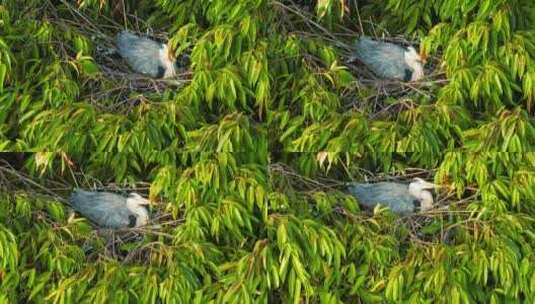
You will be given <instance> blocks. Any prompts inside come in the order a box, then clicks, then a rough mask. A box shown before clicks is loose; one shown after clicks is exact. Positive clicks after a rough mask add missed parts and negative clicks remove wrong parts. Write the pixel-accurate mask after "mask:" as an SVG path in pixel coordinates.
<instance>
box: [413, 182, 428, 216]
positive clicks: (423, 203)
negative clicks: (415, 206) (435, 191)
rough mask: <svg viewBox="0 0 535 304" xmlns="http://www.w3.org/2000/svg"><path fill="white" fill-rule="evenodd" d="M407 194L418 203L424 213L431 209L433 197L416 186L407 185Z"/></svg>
mask: <svg viewBox="0 0 535 304" xmlns="http://www.w3.org/2000/svg"><path fill="white" fill-rule="evenodd" d="M409 193H410V194H411V195H412V196H414V197H416V199H417V200H419V201H420V210H422V211H426V210H429V209H432V208H433V195H432V194H431V192H429V191H427V190H424V189H422V188H421V187H420V186H419V185H418V184H415V183H411V184H409Z"/></svg>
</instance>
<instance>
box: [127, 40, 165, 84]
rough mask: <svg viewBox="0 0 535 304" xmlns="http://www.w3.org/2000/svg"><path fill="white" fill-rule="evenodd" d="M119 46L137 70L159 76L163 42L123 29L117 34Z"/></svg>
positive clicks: (129, 62)
mask: <svg viewBox="0 0 535 304" xmlns="http://www.w3.org/2000/svg"><path fill="white" fill-rule="evenodd" d="M117 47H118V49H119V54H121V56H122V57H123V58H125V59H126V61H127V62H128V64H129V65H130V66H131V67H132V69H134V70H135V71H136V72H139V73H142V74H146V75H149V76H152V77H158V73H159V70H158V68H161V62H160V49H161V48H162V44H161V43H158V42H156V41H153V40H150V39H147V38H143V37H138V36H136V35H134V34H132V33H129V32H125V31H123V32H121V33H119V34H118V35H117Z"/></svg>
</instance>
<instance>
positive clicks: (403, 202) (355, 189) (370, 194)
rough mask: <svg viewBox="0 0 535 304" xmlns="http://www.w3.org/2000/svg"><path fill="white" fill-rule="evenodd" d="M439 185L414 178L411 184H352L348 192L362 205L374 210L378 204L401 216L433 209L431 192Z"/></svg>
mask: <svg viewBox="0 0 535 304" xmlns="http://www.w3.org/2000/svg"><path fill="white" fill-rule="evenodd" d="M438 187H439V186H438V185H435V184H433V183H429V182H426V181H425V180H423V179H421V178H414V179H413V180H412V181H411V183H410V184H403V183H394V182H379V183H373V184H367V183H351V184H349V187H348V190H349V192H350V193H351V195H353V196H354V197H355V198H356V199H357V200H358V202H359V203H360V204H362V205H363V206H364V207H366V208H369V209H373V208H375V206H377V205H378V204H381V205H383V206H385V207H388V208H390V210H392V212H394V213H396V214H399V215H409V214H413V213H415V212H417V211H428V210H430V209H432V208H433V195H432V194H431V191H429V190H432V189H434V188H438Z"/></svg>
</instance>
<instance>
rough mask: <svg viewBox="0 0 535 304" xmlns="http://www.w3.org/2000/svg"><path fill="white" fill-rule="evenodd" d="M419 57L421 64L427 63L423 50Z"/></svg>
mask: <svg viewBox="0 0 535 304" xmlns="http://www.w3.org/2000/svg"><path fill="white" fill-rule="evenodd" d="M420 58H421V60H422V64H426V63H427V54H424V53H423V52H420Z"/></svg>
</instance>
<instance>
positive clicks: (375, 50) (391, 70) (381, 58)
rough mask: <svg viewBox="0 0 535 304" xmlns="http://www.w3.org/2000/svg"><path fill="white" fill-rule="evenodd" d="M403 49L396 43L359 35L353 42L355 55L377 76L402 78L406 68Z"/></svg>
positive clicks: (407, 67)
mask: <svg viewBox="0 0 535 304" xmlns="http://www.w3.org/2000/svg"><path fill="white" fill-rule="evenodd" d="M405 51H406V50H405V49H404V48H403V47H400V46H398V45H395V44H392V43H387V42H381V41H374V40H371V39H369V38H367V37H361V39H359V40H358V41H357V42H356V44H355V57H356V58H357V59H359V60H360V61H361V62H363V63H364V64H366V65H367V66H368V67H369V68H370V70H372V71H373V72H374V73H375V74H376V75H377V76H379V77H382V78H393V79H401V80H403V79H404V78H405V77H406V76H405V73H406V70H407V69H408V70H409V71H411V72H412V69H410V67H409V66H408V65H407V64H406V63H405Z"/></svg>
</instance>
